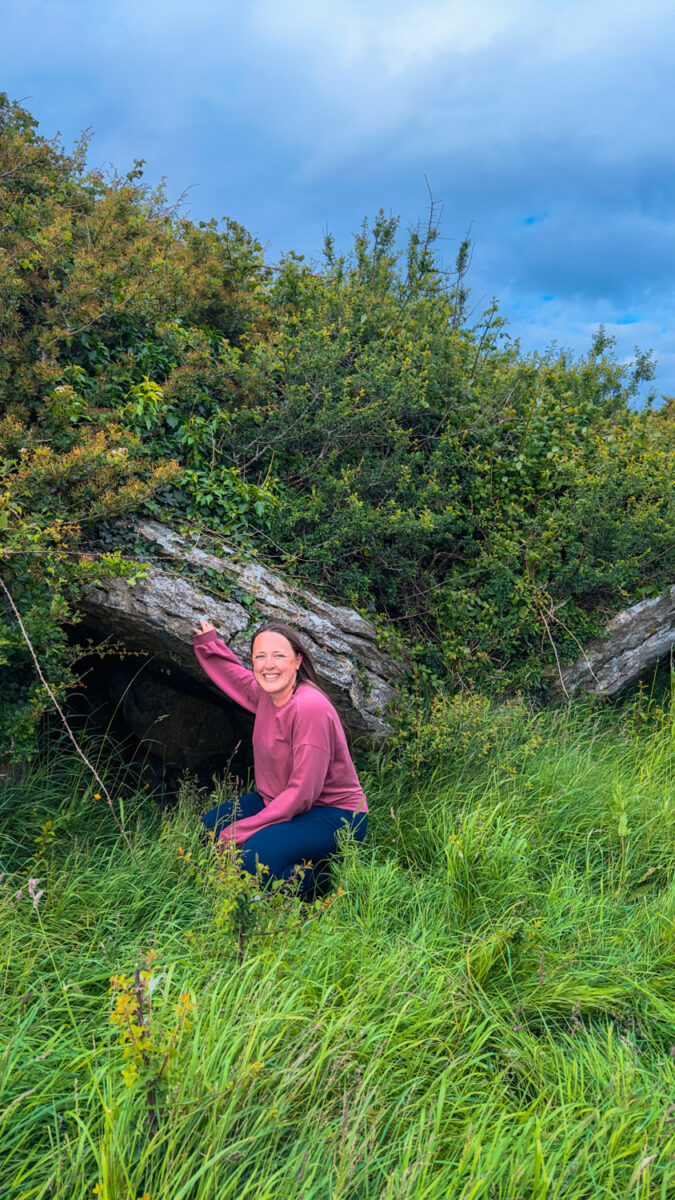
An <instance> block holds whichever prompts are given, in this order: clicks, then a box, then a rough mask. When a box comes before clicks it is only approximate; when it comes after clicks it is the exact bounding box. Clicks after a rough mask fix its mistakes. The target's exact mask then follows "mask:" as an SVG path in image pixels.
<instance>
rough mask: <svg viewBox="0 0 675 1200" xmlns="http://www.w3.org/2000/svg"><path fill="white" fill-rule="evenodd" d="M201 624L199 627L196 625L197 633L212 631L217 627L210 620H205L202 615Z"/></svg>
mask: <svg viewBox="0 0 675 1200" xmlns="http://www.w3.org/2000/svg"><path fill="white" fill-rule="evenodd" d="M199 626H200V627H199V628H196V627H195V630H194V632H195V633H210V632H211V630H212V629H215V625H212V624H211V622H210V621H205V620H204V619H203V618H202V617H200V618H199Z"/></svg>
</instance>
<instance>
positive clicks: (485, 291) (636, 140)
mask: <svg viewBox="0 0 675 1200" xmlns="http://www.w3.org/2000/svg"><path fill="white" fill-rule="evenodd" d="M0 28H1V29H2V33H1V34H0V88H3V89H5V90H6V91H8V92H9V94H10V96H11V97H12V98H14V99H21V100H24V102H25V103H26V105H27V107H28V108H30V109H31V111H32V112H33V113H34V115H35V116H36V117H37V118H38V120H39V121H40V127H41V131H42V132H43V133H45V134H46V135H48V136H52V135H53V134H54V133H56V131H57V130H60V131H61V133H62V135H63V137H64V140H65V141H66V143H67V144H70V143H72V142H73V141H74V140H75V139H76V138H77V136H78V135H79V133H80V131H81V130H82V129H84V128H86V127H88V126H92V127H93V129H94V131H95V137H94V139H93V142H92V145H91V151H90V163H91V165H92V166H105V165H106V164H112V165H114V166H115V167H117V168H119V169H120V170H127V169H128V168H129V167H130V166H131V163H132V160H133V159H134V158H144V159H146V163H147V165H146V178H147V179H148V180H149V181H150V182H153V183H154V182H155V181H157V180H159V179H160V178H161V177H162V176H165V177H166V181H167V189H168V194H169V196H170V197H171V198H172V199H173V198H177V197H178V196H179V195H180V194H182V193H185V206H186V208H187V210H188V212H189V213H190V215H191V216H193V217H194V218H195V219H201V218H210V217H213V216H215V217H220V216H224V215H227V216H231V217H234V218H235V219H237V220H239V221H240V222H241V223H242V224H243V225H245V226H246V227H247V228H248V229H250V230H251V231H252V232H254V233H255V234H256V235H257V236H258V237H259V238H260V239H261V241H262V242H263V243H264V244H265V245H267V246H268V256H269V258H270V260H271V261H274V260H275V258H276V257H278V255H279V253H280V252H281V251H282V250H288V249H294V250H297V251H299V252H301V253H305V254H306V255H308V256H309V257H312V256H314V255H318V254H319V253H320V250H321V245H322V241H323V235H324V232H325V231H326V230H327V229H329V230H330V231H331V232H333V233H334V235H335V236H336V240H337V243H338V246H339V247H340V248H346V247H347V246H348V243H349V240H350V235H351V233H352V232H353V231H355V230H356V229H357V228H358V227H359V225H360V223H361V221H362V219H363V217H365V216H372V215H374V214H375V213H376V212H377V210H378V209H379V208H380V207H382V208H384V209H385V211H386V212H393V213H398V214H400V216H401V219H402V226H403V228H404V229H405V228H406V227H407V226H411V225H414V224H415V223H416V222H417V220H418V219H424V217H425V215H426V208H427V187H426V183H425V176H426V177H427V179H428V180H429V184H430V186H431V188H432V191H433V194H434V197H435V199H436V200H437V201H438V202H439V204H442V206H443V235H444V238H445V240H444V241H443V243H442V252H443V254H444V255H446V256H447V259H448V261H450V260H451V259H452V257H453V255H454V252H455V250H456V247H457V244H458V242H459V241H460V240H461V238H462V236H463V235H464V233H465V231H466V230H467V228H468V227H469V226H470V227H471V234H472V238H473V242H474V257H473V263H472V270H471V275H470V280H469V282H470V284H471V288H472V300H473V302H474V305H475V306H476V308H477V309H478V310H480V308H481V307H482V306H484V305H485V304H487V303H488V302H489V300H490V299H491V297H492V296H496V297H497V299H498V300H499V302H500V307H501V311H502V314H503V315H504V316H506V317H507V318H508V320H509V323H510V331H511V333H512V334H513V335H514V336H517V337H519V338H520V340H521V343H522V345H523V347H524V348H526V349H531V348H538V349H543V348H544V347H545V346H546V345H547V344H549V343H550V342H551V341H552V340H554V339H555V340H557V342H558V343H559V344H560V345H562V346H568V347H571V348H572V349H574V350H579V351H582V350H585V349H586V348H587V347H588V345H589V343H590V338H591V336H592V333H593V331H594V330H595V329H597V327H598V325H599V324H601V323H602V324H604V325H605V326H606V327H607V329H608V331H609V332H610V333H612V334H613V335H614V336H615V337H616V338H617V344H618V351H619V355H620V357H621V358H622V359H624V358H625V359H628V358H630V357H631V355H632V352H633V348H634V346H635V345H636V344H637V345H638V346H640V347H641V348H642V349H646V348H649V347H651V348H653V349H654V351H655V354H656V357H657V360H658V373H657V380H656V388H657V390H658V392H659V393H661V392H665V393H667V394H673V393H675V322H674V320H673V318H674V316H675V203H674V201H675V171H674V162H675V153H674V150H675V147H674V134H673V111H674V109H673V92H674V90H675V89H674V87H673V80H674V79H675V71H674V70H673V51H672V47H673V45H675V5H673V4H672V0H642V3H639V4H638V3H637V2H636V0H613V2H612V3H611V4H610V3H609V2H608V0H566V2H562V0H417V3H412V2H411V0H332V2H331V3H323V0H238V2H236V3H235V2H232V0H107V3H106V4H105V5H103V4H101V5H96V4H92V3H91V0H87V2H85V0H0Z"/></svg>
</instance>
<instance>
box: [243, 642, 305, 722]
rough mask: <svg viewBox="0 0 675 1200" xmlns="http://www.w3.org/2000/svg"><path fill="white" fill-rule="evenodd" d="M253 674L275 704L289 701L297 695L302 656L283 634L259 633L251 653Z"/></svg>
mask: <svg viewBox="0 0 675 1200" xmlns="http://www.w3.org/2000/svg"><path fill="white" fill-rule="evenodd" d="M251 658H252V661H253V674H254V675H255V677H256V679H257V681H258V683H259V684H260V687H261V688H262V690H263V692H267V694H268V696H271V698H272V703H273V704H276V705H277V706H278V705H281V704H285V703H286V701H287V700H290V698H291V696H292V695H293V689H294V687H295V680H296V677H297V674H298V668H299V666H300V663H301V662H302V655H301V654H296V653H295V651H294V649H293V647H292V646H291V643H290V642H289V640H288V638H285V637H284V635H283V633H259V634H258V636H257V638H256V639H255V641H254V643H253V652H252V654H251Z"/></svg>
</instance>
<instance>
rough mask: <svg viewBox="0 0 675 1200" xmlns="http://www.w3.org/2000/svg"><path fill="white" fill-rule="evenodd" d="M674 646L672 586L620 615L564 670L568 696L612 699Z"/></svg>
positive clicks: (673, 594) (674, 615)
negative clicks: (582, 692) (577, 693)
mask: <svg viewBox="0 0 675 1200" xmlns="http://www.w3.org/2000/svg"><path fill="white" fill-rule="evenodd" d="M673 646H675V586H674V587H671V589H670V591H669V592H666V593H665V594H664V595H662V596H658V597H657V598H656V599H650V600H641V601H640V603H639V604H634V605H633V606H632V607H631V608H627V609H625V610H624V612H620V613H619V614H618V615H617V616H616V617H613V618H612V620H611V621H610V622H609V623H608V624H607V625H606V626H605V630H604V634H603V636H602V637H600V638H596V639H595V641H592V642H589V644H588V645H587V646H585V647H584V650H583V653H582V656H581V658H579V659H577V661H576V662H575V663H573V664H572V665H571V666H569V667H563V670H562V682H563V683H564V686H565V691H566V692H567V694H568V695H569V696H571V695H572V694H573V693H574V692H576V691H578V690H581V691H584V692H589V693H592V694H595V695H599V696H615V695H616V694H617V692H620V691H621V689H622V688H624V687H625V686H626V684H628V683H631V682H632V681H633V680H635V679H639V678H640V676H641V675H643V674H644V673H645V672H646V671H649V670H651V669H652V668H653V667H655V666H656V664H657V663H658V662H659V661H660V660H661V659H662V658H665V657H666V655H668V654H669V653H670V651H671V650H672V648H673Z"/></svg>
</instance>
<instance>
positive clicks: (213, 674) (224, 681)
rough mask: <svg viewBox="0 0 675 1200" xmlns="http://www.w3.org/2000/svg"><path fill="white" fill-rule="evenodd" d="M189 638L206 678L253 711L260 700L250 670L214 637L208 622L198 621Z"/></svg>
mask: <svg viewBox="0 0 675 1200" xmlns="http://www.w3.org/2000/svg"><path fill="white" fill-rule="evenodd" d="M199 624H200V626H201V628H199V629H195V631H194V632H195V637H194V641H193V646H194V651H195V654H196V656H197V662H198V663H199V665H200V667H201V668H202V670H203V671H205V672H206V674H207V675H208V677H209V679H211V680H212V681H213V683H215V684H216V686H217V687H219V688H220V690H221V691H222V692H225V695H226V696H229V697H230V699H231V700H234V701H235V702H236V703H237V704H241V706H242V708H246V709H248V711H249V712H255V711H256V709H257V707H258V702H259V700H260V688H259V687H258V684H257V683H256V681H255V679H254V677H253V672H252V671H249V670H248V669H247V668H246V667H245V666H243V664H242V663H240V661H239V659H238V658H237V656H236V654H234V653H233V651H232V650H230V647H229V646H227V645H226V644H225V642H224V641H222V639H221V638H219V637H218V634H217V633H216V631H215V629H214V627H213V625H212V624H211V622H210V621H203V620H200V622H199Z"/></svg>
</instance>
